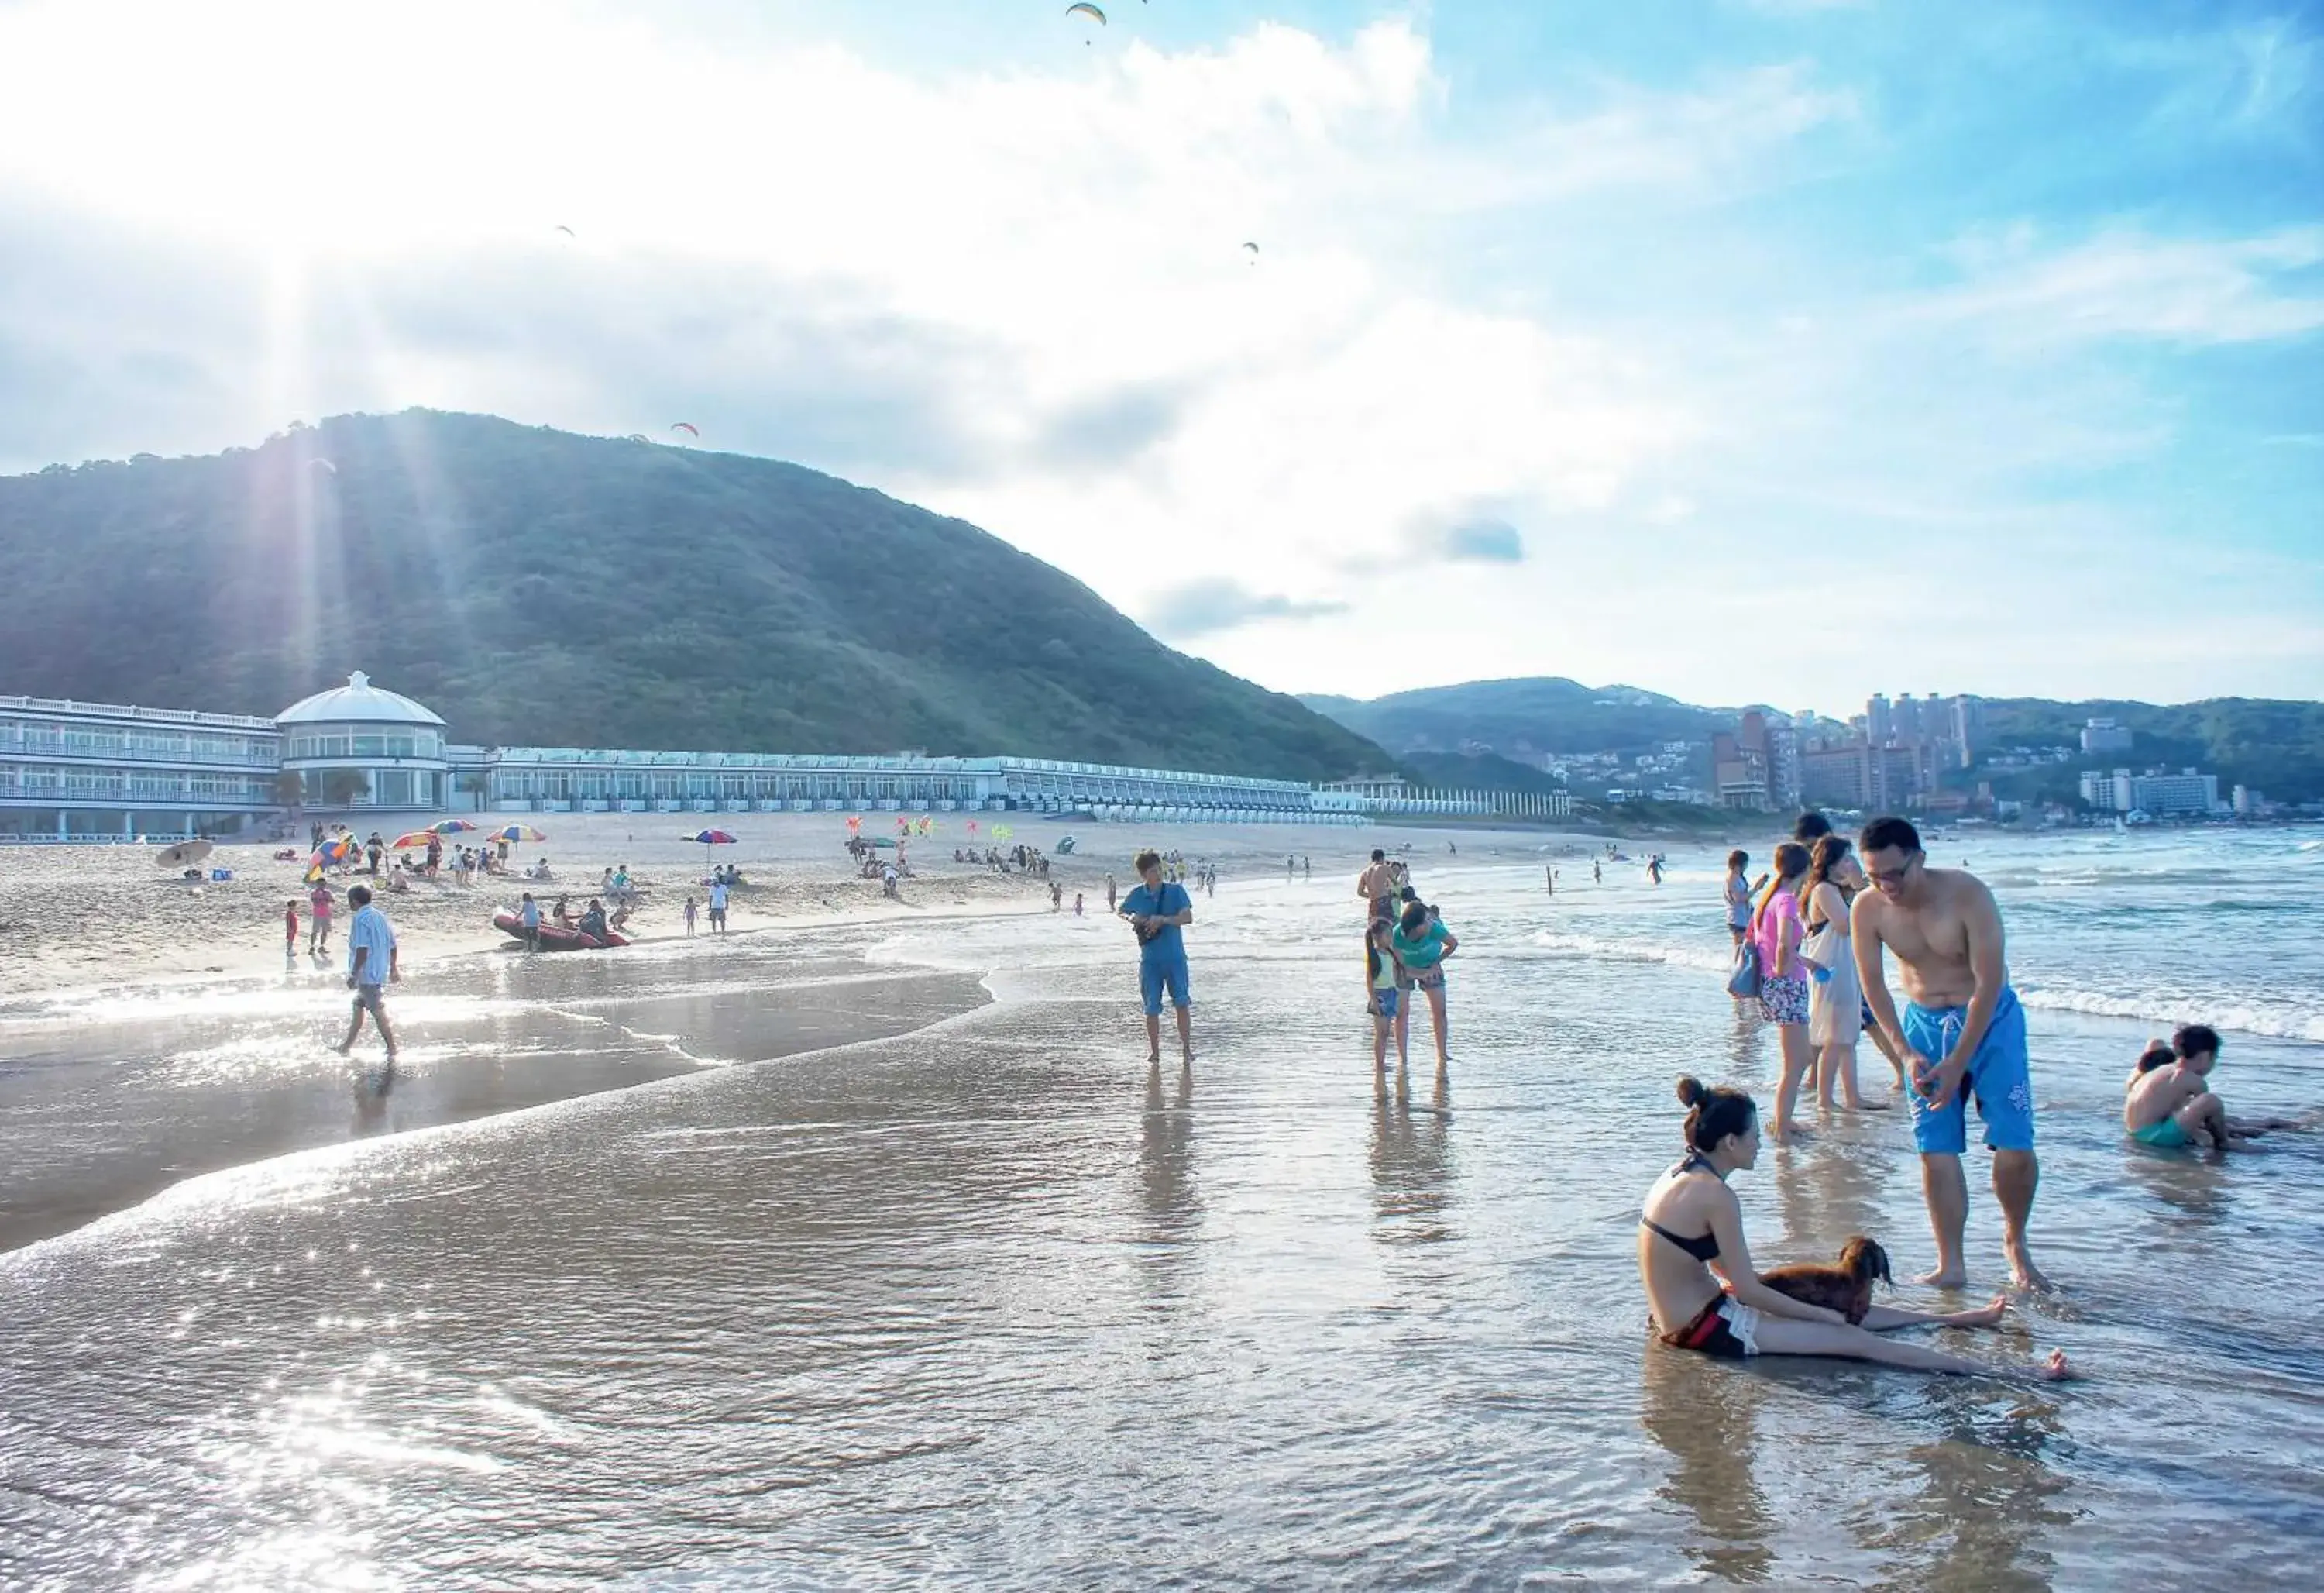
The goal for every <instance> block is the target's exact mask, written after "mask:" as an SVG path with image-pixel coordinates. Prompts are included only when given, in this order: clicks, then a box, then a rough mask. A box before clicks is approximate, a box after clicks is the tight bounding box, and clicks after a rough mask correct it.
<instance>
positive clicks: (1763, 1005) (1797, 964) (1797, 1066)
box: [1751, 841, 1815, 1144]
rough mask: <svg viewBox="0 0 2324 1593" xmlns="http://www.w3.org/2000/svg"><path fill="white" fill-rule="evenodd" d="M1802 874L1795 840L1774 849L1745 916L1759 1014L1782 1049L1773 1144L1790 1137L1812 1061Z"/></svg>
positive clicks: (1803, 856) (1802, 854)
mask: <svg viewBox="0 0 2324 1593" xmlns="http://www.w3.org/2000/svg"><path fill="white" fill-rule="evenodd" d="M1807 872H1808V849H1807V848H1806V847H1803V846H1801V845H1799V844H1798V843H1797V842H1795V841H1785V842H1784V844H1783V845H1782V846H1780V847H1776V848H1775V878H1773V879H1771V880H1769V881H1768V882H1767V888H1766V890H1765V891H1763V892H1761V893H1760V894H1759V904H1758V907H1757V910H1756V911H1755V912H1753V913H1752V915H1751V941H1752V944H1753V945H1755V946H1757V948H1758V950H1759V977H1760V985H1759V1015H1760V1016H1761V1017H1763V1018H1765V1019H1766V1020H1767V1022H1769V1023H1773V1024H1775V1033H1776V1035H1777V1036H1778V1037H1779V1039H1780V1040H1781V1042H1782V1044H1783V1049H1784V1079H1783V1082H1782V1083H1781V1084H1780V1085H1778V1086H1777V1087H1776V1089H1775V1117H1774V1119H1773V1121H1771V1122H1770V1123H1769V1124H1768V1125H1767V1131H1768V1133H1769V1134H1770V1135H1773V1136H1774V1137H1775V1143H1776V1144H1784V1142H1785V1141H1787V1140H1789V1139H1790V1138H1791V1136H1792V1107H1793V1106H1794V1103H1796V1102H1797V1101H1798V1099H1799V1095H1800V1080H1801V1079H1804V1078H1806V1077H1807V1071H1808V1065H1809V1063H1811V1062H1812V1061H1813V1060H1815V1049H1814V1047H1812V1046H1811V1045H1810V1044H1809V1043H1808V968H1807V964H1806V963H1805V962H1804V961H1803V960H1802V959H1801V957H1800V942H1801V941H1802V940H1805V939H1806V938H1807V937H1806V934H1805V926H1804V925H1803V923H1802V922H1801V920H1800V884H1801V882H1802V881H1803V880H1804V879H1805V878H1806V877H1807Z"/></svg>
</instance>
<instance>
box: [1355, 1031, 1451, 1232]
mask: <svg viewBox="0 0 2324 1593" xmlns="http://www.w3.org/2000/svg"><path fill="white" fill-rule="evenodd" d="M1370 1162H1371V1174H1372V1210H1373V1213H1374V1215H1375V1216H1376V1217H1378V1218H1379V1220H1380V1221H1381V1222H1383V1223H1392V1224H1395V1225H1396V1226H1395V1227H1393V1228H1386V1229H1379V1230H1376V1232H1377V1235H1378V1237H1379V1239H1380V1241H1381V1242H1382V1243H1384V1244H1411V1243H1421V1244H1426V1243H1433V1242H1434V1241H1437V1240H1440V1239H1447V1238H1451V1237H1452V1227H1451V1226H1450V1223H1449V1221H1448V1218H1449V1217H1450V1214H1451V1212H1452V1079H1450V1078H1449V1077H1448V1076H1447V1075H1446V1073H1445V1071H1444V1070H1443V1069H1442V1068H1440V1069H1438V1070H1436V1076H1435V1078H1434V1080H1433V1081H1432V1082H1431V1084H1430V1086H1429V1089H1428V1093H1427V1094H1426V1096H1425V1098H1422V1099H1420V1100H1417V1101H1416V1100H1415V1099H1414V1098H1413V1093H1412V1079H1411V1076H1410V1075H1409V1074H1408V1073H1406V1071H1405V1070H1403V1069H1401V1068H1399V1069H1397V1073H1396V1083H1395V1086H1394V1088H1393V1089H1392V1090H1391V1088H1390V1087H1389V1084H1388V1076H1387V1075H1386V1074H1385V1073H1380V1072H1375V1073H1374V1074H1373V1075H1372V1140H1371V1154H1370Z"/></svg>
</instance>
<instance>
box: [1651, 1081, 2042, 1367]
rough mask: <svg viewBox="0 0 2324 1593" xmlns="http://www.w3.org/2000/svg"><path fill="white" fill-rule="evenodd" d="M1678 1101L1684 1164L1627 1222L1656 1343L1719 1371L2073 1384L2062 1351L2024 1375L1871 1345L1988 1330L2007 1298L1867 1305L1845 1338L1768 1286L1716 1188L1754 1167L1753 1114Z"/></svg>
mask: <svg viewBox="0 0 2324 1593" xmlns="http://www.w3.org/2000/svg"><path fill="white" fill-rule="evenodd" d="M1678 1098H1679V1099H1680V1100H1682V1101H1684V1102H1685V1103H1686V1106H1687V1114H1686V1130H1685V1133H1686V1154H1685V1155H1684V1156H1683V1157H1682V1158H1681V1159H1680V1160H1679V1162H1678V1164H1677V1165H1676V1166H1674V1167H1673V1168H1672V1169H1671V1170H1670V1171H1669V1172H1665V1173H1664V1174H1663V1175H1662V1177H1660V1178H1658V1179H1656V1180H1655V1184H1654V1187H1653V1188H1652V1189H1650V1190H1647V1191H1646V1205H1645V1208H1644V1209H1643V1210H1641V1211H1640V1212H1639V1214H1638V1282H1639V1283H1640V1284H1641V1285H1642V1286H1643V1287H1644V1289H1645V1291H1646V1309H1647V1311H1649V1312H1650V1313H1651V1314H1652V1316H1653V1318H1654V1329H1655V1333H1656V1334H1657V1335H1658V1336H1659V1337H1660V1338H1661V1339H1662V1341H1663V1342H1664V1343H1665V1344H1666V1345H1669V1346H1670V1347H1671V1348H1674V1349H1691V1350H1693V1351H1694V1352H1695V1353H1696V1354H1698V1355H1707V1356H1717V1357H1722V1358H1725V1359H1729V1360H1742V1359H1744V1358H1745V1357H1749V1356H1761V1355H1799V1356H1831V1357H1839V1358H1842V1359H1847V1360H1855V1361H1874V1362H1877V1363H1878V1364H1880V1365H1882V1366H1898V1367H1903V1368H1904V1369H1906V1370H1909V1371H1914V1372H1952V1373H1959V1374H1972V1373H1983V1374H1985V1375H1988V1376H2020V1377H2023V1376H2027V1375H2031V1376H2033V1377H2036V1378H2040V1379H2042V1380H2044V1381H2052V1382H2053V1381H2056V1380H2058V1379H2061V1378H2065V1377H2070V1376H2072V1375H2074V1374H2073V1369H2072V1367H2070V1366H2068V1365H2067V1362H2066V1355H2065V1352H2064V1351H2063V1350H2052V1351H2051V1352H2050V1357H2049V1358H2048V1359H2047V1360H2044V1361H2041V1362H2038V1363H2036V1364H2034V1365H2033V1366H2016V1367H2002V1366H1988V1365H1987V1364H1985V1363H1983V1362H1980V1361H1972V1360H1968V1359H1965V1358H1963V1357H1960V1356H1954V1355H1947V1354H1945V1353H1944V1352H1943V1351H1942V1350H1936V1349H1929V1348H1924V1347H1923V1346H1921V1345H1917V1344H1900V1343H1898V1342H1896V1341H1895V1339H1891V1338H1883V1337H1881V1335H1883V1334H1884V1333H1886V1332H1889V1331H1891V1330H1893V1329H1897V1328H1910V1327H1916V1326H1923V1325H1925V1326H1930V1327H1950V1328H1995V1327H1998V1326H2000V1325H2001V1320H2002V1318H2003V1317H2004V1316H2005V1315H2006V1314H2007V1311H2008V1309H2009V1302H2008V1301H2007V1300H2006V1299H1996V1300H1995V1301H1993V1303H1992V1304H1990V1305H1988V1306H1987V1307H1985V1308H1984V1309H1983V1310H1982V1311H1954V1312H1951V1313H1950V1314H1948V1315H1942V1316H1940V1315H1934V1314H1931V1313H1927V1312H1923V1311H1896V1310H1894V1309H1891V1308H1890V1307H1887V1306H1880V1305H1876V1306H1873V1307H1872V1308H1871V1309H1870V1310H1869V1311H1866V1313H1865V1315H1864V1320H1863V1322H1862V1324H1861V1325H1860V1326H1855V1327H1851V1326H1849V1320H1848V1319H1847V1317H1845V1316H1843V1315H1842V1314H1841V1313H1840V1312H1839V1311H1833V1310H1831V1309H1830V1308H1828V1307H1825V1306H1821V1305H1811V1304H1809V1303H1808V1302H1807V1301H1802V1300H1795V1299H1794V1298H1793V1297H1792V1296H1791V1295H1789V1294H1786V1293H1784V1292H1782V1291H1780V1290H1777V1289H1775V1288H1773V1287H1771V1286H1770V1285H1769V1284H1768V1283H1766V1281H1765V1280H1764V1279H1763V1278H1761V1277H1760V1275H1759V1272H1758V1269H1757V1266H1756V1265H1754V1264H1753V1263H1752V1260H1751V1250H1750V1246H1749V1245H1748V1243H1747V1242H1746V1241H1745V1239H1744V1236H1743V1207H1742V1203H1741V1202H1740V1201H1738V1199H1736V1198H1735V1191H1734V1190H1732V1189H1730V1188H1729V1187H1728V1183H1727V1178H1728V1175H1729V1173H1733V1172H1748V1171H1749V1170H1750V1169H1751V1168H1752V1167H1754V1166H1756V1165H1757V1163H1758V1160H1759V1109H1758V1107H1757V1104H1756V1103H1754V1102H1753V1100H1752V1099H1751V1098H1750V1097H1749V1096H1748V1095H1745V1094H1744V1093H1743V1092H1742V1091H1741V1090H1738V1089H1713V1088H1710V1087H1709V1086H1707V1085H1704V1084H1702V1083H1701V1082H1700V1081H1698V1080H1696V1079H1680V1080H1679V1081H1678Z"/></svg>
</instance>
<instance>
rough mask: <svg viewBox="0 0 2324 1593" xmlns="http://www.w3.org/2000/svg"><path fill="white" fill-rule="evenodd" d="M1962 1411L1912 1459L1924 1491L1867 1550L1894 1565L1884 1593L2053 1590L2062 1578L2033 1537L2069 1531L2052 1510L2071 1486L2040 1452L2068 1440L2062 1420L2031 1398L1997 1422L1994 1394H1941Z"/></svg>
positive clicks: (2061, 1514)
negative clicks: (1904, 1591) (1907, 1592)
mask: <svg viewBox="0 0 2324 1593" xmlns="http://www.w3.org/2000/svg"><path fill="white" fill-rule="evenodd" d="M1932 1394H1933V1395H1934V1397H1936V1398H1937V1399H1939V1400H1941V1401H1943V1402H1945V1403H1948V1404H1951V1405H1953V1406H1955V1407H1956V1410H1955V1414H1954V1416H1953V1419H1952V1420H1951V1421H1950V1422H1949V1423H1948V1425H1947V1431H1946V1432H1945V1434H1944V1436H1943V1437H1942V1438H1941V1439H1939V1440H1937V1441H1935V1442H1933V1443H1928V1444H1922V1445H1918V1446H1916V1447H1914V1449H1910V1450H1908V1451H1906V1453H1907V1458H1908V1459H1910V1460H1911V1462H1912V1464H1913V1465H1914V1467H1915V1468H1918V1469H1919V1471H1920V1473H1921V1475H1922V1477H1923V1478H1924V1479H1925V1486H1923V1487H1921V1488H1919V1489H1917V1490H1915V1491H1914V1492H1913V1493H1912V1494H1910V1495H1908V1496H1905V1497H1904V1498H1903V1499H1901V1500H1899V1501H1897V1502H1896V1510H1895V1516H1894V1518H1893V1522H1892V1524H1889V1525H1888V1526H1886V1527H1885V1528H1884V1529H1883V1530H1881V1531H1879V1532H1877V1533H1867V1535H1866V1538H1865V1546H1866V1547H1867V1548H1870V1549H1881V1550H1886V1551H1890V1552H1891V1553H1893V1554H1894V1555H1895V1556H1896V1564H1897V1570H1896V1571H1895V1574H1893V1575H1891V1576H1890V1577H1888V1578H1886V1579H1883V1580H1882V1581H1881V1582H1880V1583H1879V1584H1878V1585H1879V1586H1881V1587H1885V1588H1937V1589H1950V1588H1960V1589H1964V1590H1966V1589H1970V1588H1976V1589H1980V1590H1982V1589H1987V1588H2000V1589H2020V1588H2023V1589H2034V1588H2048V1587H2049V1586H2050V1585H2051V1578H2052V1575H2053V1574H2054V1573H2055V1571H2056V1570H2057V1563H2056V1561H2055V1560H2054V1559H2053V1557H2052V1555H2051V1554H2050V1552H2049V1551H2047V1550H2045V1549H2043V1548H2042V1547H2041V1546H2040V1545H2039V1544H2038V1543H2037V1542H2035V1540H2036V1538H2037V1537H2039V1536H2040V1535H2042V1534H2044V1533H2050V1532H2052V1531H2053V1530H2055V1529H2057V1528H2061V1527H2064V1526H2067V1525H2070V1524H2072V1522H2073V1521H2074V1519H2075V1512H2073V1511H2071V1510H2065V1509H2060V1508H2058V1507H2057V1506H2055V1505H2052V1503H2051V1501H2052V1500H2053V1499H2055V1498H2056V1497H2057V1496H2058V1495H2060V1494H2061V1493H2062V1492H2064V1491H2065V1487H2066V1483H2065V1479H2064V1478H2063V1477H2060V1476H2058V1475H2057V1473H2055V1472H2054V1471H2052V1469H2051V1468H2050V1466H2049V1464H2048V1462H2047V1461H2046V1460H2044V1459H2043V1450H2044V1449H2046V1448H2047V1447H2048V1446H2049V1444H2050V1442H2051V1441H2052V1440H2053V1439H2055V1438H2056V1437H2057V1436H2058V1435H2059V1433H2060V1431H2061V1424H2060V1421H2059V1411H2058V1407H2057V1406H2056V1405H2055V1404H2052V1403H2050V1402H2048V1401H2047V1400H2043V1399H2038V1398H2028V1399H2026V1400H2025V1401H2024V1403H2019V1404H2017V1405H2016V1406H2015V1408H2013V1409H2012V1410H2010V1411H2009V1412H2006V1414H2002V1415H1998V1416H1997V1415H1996V1414H1995V1413H1994V1412H1992V1410H1991V1409H1990V1407H1989V1406H1987V1404H1986V1403H1983V1402H1984V1401H1986V1400H1987V1399H1989V1398H1990V1397H1991V1396H1990V1394H1989V1392H1986V1391H1980V1390H1978V1389H1977V1388H1974V1387H1972V1386H1969V1385H1959V1386H1954V1385H1939V1386H1938V1387H1936V1388H1935V1389H1933V1390H1932Z"/></svg>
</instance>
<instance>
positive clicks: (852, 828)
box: [847, 813, 863, 835]
mask: <svg viewBox="0 0 2324 1593" xmlns="http://www.w3.org/2000/svg"><path fill="white" fill-rule="evenodd" d="M862 828H863V815H862V814H861V813H850V814H849V815H848V816H847V833H848V834H850V835H853V834H854V833H855V832H856V831H858V830H860V829H862Z"/></svg>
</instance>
